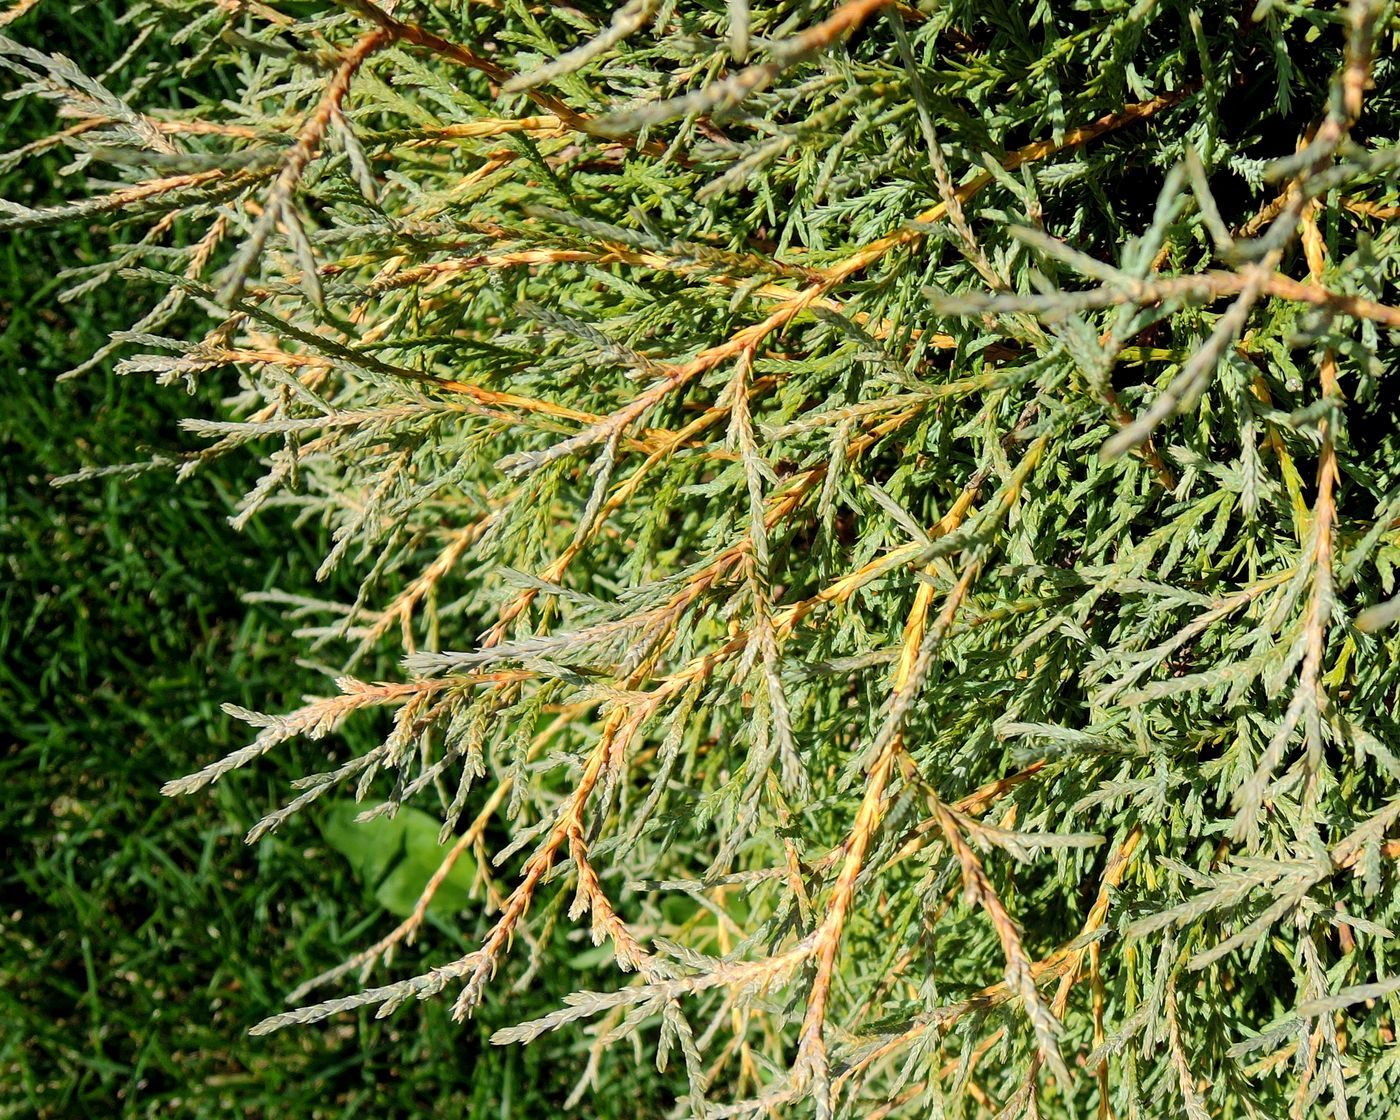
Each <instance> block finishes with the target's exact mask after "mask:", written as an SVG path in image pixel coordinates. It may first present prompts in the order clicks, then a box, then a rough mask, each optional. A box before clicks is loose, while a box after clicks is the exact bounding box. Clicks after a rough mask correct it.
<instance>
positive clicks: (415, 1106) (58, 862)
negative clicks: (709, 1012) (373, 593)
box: [0, 4, 664, 1118]
mask: <svg viewBox="0 0 1400 1120" xmlns="http://www.w3.org/2000/svg"><path fill="white" fill-rule="evenodd" d="M118 7H119V6H118V5H115V4H98V5H94V6H93V7H92V8H90V9H88V10H87V11H86V12H82V13H78V14H77V15H73V14H58V13H62V12H65V11H68V9H67V8H66V6H63V5H58V6H45V5H41V6H40V9H39V10H38V11H37V12H36V13H34V15H31V16H29V17H26V18H25V19H24V20H22V21H20V22H19V23H17V24H16V25H15V26H14V27H13V28H9V29H7V32H8V33H9V34H11V35H13V36H15V37H17V38H20V39H23V40H26V41H28V42H32V43H36V44H49V45H52V44H54V43H62V44H64V48H63V49H64V50H65V51H66V53H68V54H69V55H70V56H72V57H74V58H75V59H77V60H78V61H79V62H80V63H81V64H83V65H85V66H88V67H90V68H91V67H93V66H100V65H102V64H104V62H105V61H107V60H109V59H111V58H112V57H115V55H116V53H117V51H118V50H119V49H120V47H119V44H121V42H122V41H123V36H124V33H123V32H122V31H121V30H120V29H118V28H116V27H115V26H114V23H113V13H114V12H115V11H116V10H118ZM45 18H47V19H48V20H49V21H50V23H49V24H48V25H45V24H44V23H43V20H44V19H45ZM51 125H52V118H51V113H50V111H49V110H47V108H45V107H42V106H34V105H32V104H29V103H26V102H22V101H21V102H7V103H4V107H3V116H0V134H3V138H4V143H3V145H0V147H3V148H4V149H11V148H15V147H18V146H19V145H20V144H22V143H24V142H26V141H27V140H29V139H31V138H33V137H35V136H39V135H43V134H44V133H45V132H47V131H48V130H49V128H50V127H51ZM60 166H61V163H60V161H59V160H58V159H54V158H48V159H42V160H39V161H32V162H30V163H27V164H25V165H23V166H22V167H21V168H20V169H18V170H17V171H14V172H11V173H9V174H8V175H7V176H5V177H3V178H0V195H3V196H4V197H8V198H20V199H22V200H24V201H30V202H32V201H33V200H34V199H36V198H42V197H45V196H46V195H54V196H56V193H57V192H56V190H55V188H54V187H53V185H52V177H53V176H54V175H55V174H56V172H57V171H58V169H59V167H60ZM100 245H101V233H100V231H96V230H92V229H87V228H82V227H71V228H67V229H63V230H61V231H57V232H55V231H40V232H37V233H31V234H28V235H26V236H24V237H16V238H11V239H9V240H8V241H7V242H5V243H3V244H0V369H3V370H4V373H3V375H0V377H3V386H4V389H3V406H2V407H0V782H3V789H4V796H3V798H0V835H2V836H3V837H4V843H3V848H0V850H3V851H4V852H5V853H6V856H7V858H5V859H4V861H3V863H0V900H3V906H0V1117H11V1116H14V1117H19V1116H25V1117H30V1116H33V1117H40V1118H44V1117H55V1118H59V1117H61V1118H68V1117H84V1116H94V1117H96V1116H101V1117H110V1116H114V1115H125V1116H169V1115H179V1116H182V1117H204V1116H220V1117H224V1116H230V1115H247V1116H263V1115H279V1116H288V1117H332V1116H334V1117H350V1116H376V1117H382V1116H414V1115H428V1114H431V1115H435V1116H443V1117H456V1116H470V1117H487V1116H502V1117H505V1116H534V1115H545V1114H547V1113H551V1112H555V1111H557V1110H558V1108H559V1106H560V1104H561V1103H562V1100H563V1097H564V1095H565V1094H566V1093H567V1091H568V1089H569V1087H570V1086H571V1084H572V1080H573V1077H574V1076H575V1074H576V1072H577V1069H578V1068H581V1067H582V1057H581V1056H580V1060H579V1061H578V1062H577V1063H576V1064H570V1063H559V1062H558V1061H557V1051H556V1056H555V1060H553V1061H550V1062H548V1063H547V1062H546V1061H545V1060H544V1057H543V1054H542V1052H539V1051H536V1050H534V1049H529V1048H527V1049H524V1050H521V1049H518V1048H510V1049H504V1050H502V1049H496V1048H491V1047H489V1046H487V1045H486V1043H485V1039H486V1037H487V1036H488V1035H489V1034H490V1032H491V1031H492V1030H493V1029H495V1027H497V1026H500V1025H502V1024H504V1023H507V1022H514V1021H517V1020H518V1019H519V1018H522V1017H527V1016H528V1014H529V1013H530V1012H529V1010H528V1007H527V1008H524V1009H522V1006H521V1005H522V1004H528V1006H529V1007H544V1006H545V1005H548V1006H555V1005H557V1002H558V1000H559V998H560V997H561V996H562V995H563V994H564V993H565V992H566V991H569V990H572V989H573V988H574V987H576V986H577V985H578V978H577V977H576V976H568V977H560V978H559V980H558V982H557V983H555V982H553V981H552V979H551V975H550V974H549V973H546V974H545V975H543V976H542V977H541V978H540V979H539V980H538V981H537V984H536V987H535V988H534V989H533V990H532V991H531V992H529V993H527V994H525V995H523V996H516V997H513V998H511V999H501V1000H499V1001H498V1002H496V1003H495V1004H493V1005H492V1007H490V1008H488V1009H487V1014H486V1015H484V1016H483V1017H482V1018H481V1019H480V1020H478V1021H475V1022H472V1023H468V1024H465V1025H462V1026H458V1025H455V1024H452V1023H451V1022H449V1021H448V1019H447V1013H446V1004H445V1003H444V1002H443V1001H435V1002H432V1003H429V1004H426V1005H424V1006H423V1007H421V1008H411V1009H408V1010H406V1011H404V1012H401V1013H400V1014H399V1015H397V1016H395V1017H394V1018H393V1019H391V1020H388V1021H385V1022H376V1021H374V1020H372V1019H370V1018H368V1016H362V1017H361V1018H360V1019H359V1021H355V1020H344V1019H341V1020H336V1021H333V1022H332V1023H330V1024H329V1025H323V1026H322V1027H320V1028H311V1029H306V1030H300V1031H290V1032H284V1033H281V1034H278V1035H274V1036H271V1037H270V1038H263V1039H250V1038H248V1037H247V1035H246V1033H245V1032H246V1029H247V1027H248V1026H250V1025H251V1024H252V1023H254V1022H256V1021H257V1020H259V1019H260V1018H262V1017H264V1016H266V1015H268V1014H272V1013H274V1012H276V1011H279V1010H282V1009H283V1007H284V1004H283V995H284V994H285V992H286V991H288V990H290V988H291V987H293V986H294V984H295V983H296V982H297V981H298V980H299V979H301V978H304V977H306V976H307V975H309V974H311V973H312V972H315V971H319V970H321V969H323V968H326V967H329V966H330V965H332V964H335V963H337V962H338V961H340V960H342V959H344V957H346V956H347V955H349V954H350V953H352V952H353V951H354V950H355V949H357V948H360V947H362V946H363V945H365V944H367V943H368V942H369V941H371V940H373V939H374V937H376V936H378V935H379V934H381V933H383V932H384V931H385V930H387V928H389V925H390V924H391V923H392V922H393V920H394V919H392V918H391V917H390V916H388V915H387V914H386V913H385V912H384V911H382V910H380V909H379V908H378V907H376V906H375V905H374V904H373V903H372V902H371V901H369V900H368V898H367V892H366V889H365V887H364V886H363V884H361V883H359V882H358V881H356V879H355V878H354V875H353V873H352V870H351V868H350V867H349V865H347V864H346V863H345V862H344V860H342V859H341V858H340V857H339V856H337V855H335V854H334V853H333V852H330V851H328V850H327V849H326V848H325V846H324V845H322V844H321V843H320V838H319V835H318V833H317V830H316V827H315V819H316V818H315V815H314V814H313V815H312V816H311V818H310V819H309V820H308V819H303V818H300V817H299V818H297V819H295V820H294V821H293V822H292V823H291V824H289V825H288V826H287V828H286V829H285V831H284V832H280V833H278V834H276V835H274V836H273V837H270V838H269V839H267V840H265V841H263V842H262V843H261V844H260V845H258V846H257V847H256V848H251V849H250V848H248V847H246V846H245V845H244V844H243V843H242V834H243V833H244V831H246V829H247V828H248V826H249V825H250V824H251V823H252V822H253V821H254V820H255V819H256V818H257V817H258V816H260V815H261V812H262V811H264V810H265V809H266V808H268V807H269V806H271V805H273V804H275V803H278V802H280V800H282V799H283V798H284V797H285V792H286V788H287V785H286V783H287V781H288V780H289V779H290V778H291V777H292V776H295V775H299V774H302V773H307V772H309V771H310V770H312V769H318V768H319V767H317V766H316V765H315V762H314V759H313V757H312V752H314V751H316V749H317V748H316V747H315V745H312V746H309V747H308V746H305V745H303V746H301V747H297V746H295V745H293V746H291V747H290V749H288V750H286V751H284V752H283V753H282V754H281V755H280V756H278V757H276V758H274V759H272V760H270V761H269V763H268V764H266V765H264V766H261V767H258V768H256V771H255V772H254V773H250V774H244V775H239V776H237V777H235V779H233V780H230V781H228V782H226V783H223V784H221V785H220V786H218V787H216V789H215V790H214V792H213V794H212V795H209V796H206V795H200V796H198V797H195V798H192V799H189V800H186V801H183V802H179V803H172V802H169V801H166V800H164V799H163V798H161V796H160V794H159V792H158V787H159V785H160V783H161V781H162V780H164V779H165V778H168V777H171V776H175V775H179V774H182V773H186V772H188V771H189V770H191V769H193V768H194V767H196V766H197V765H199V764H201V763H202V762H204V761H207V760H208V759H210V758H213V757H216V756H218V755H221V754H222V753H224V752H226V751H227V750H229V749H231V748H232V747H234V746H236V745H239V743H241V742H242V741H243V734H242V729H241V727H239V726H235V725H234V724H233V723H232V721H230V720H228V719H226V718H225V717H224V716H222V715H221V714H220V713H219V711H218V703H219V702H220V701H224V700H229V701H233V702H236V703H240V704H245V705H248V706H253V707H260V708H264V709H266V708H268V707H274V708H275V706H276V705H277V704H279V703H282V702H294V701H295V699H296V697H297V695H298V694H299V693H300V692H302V691H303V690H308V689H316V688H320V687H323V683H322V681H321V679H320V678H319V677H317V676H316V675H315V674H313V673H311V672H310V671H307V672H305V673H302V674H300V675H298V674H297V673H296V672H295V671H291V672H289V669H290V666H291V655H290V654H289V653H288V652H287V650H286V648H284V647H285V646H286V645H287V641H286V639H287V632H286V624H284V623H283V622H282V620H281V619H279V618H278V617H276V616H275V615H273V614H270V613H268V612H266V611H263V610H260V609H258V608H250V607H247V606H245V605H244V604H243V603H242V601H241V598H240V596H241V594H242V593H243V592H246V591H252V590H258V589H262V588H268V587H272V586H274V585H275V586H281V587H283V588H288V587H310V586H311V584H312V580H311V575H310V573H311V572H312V571H313V570H314V568H315V565H316V561H317V559H318V558H319V556H320V554H321V551H322V548H323V545H324V541H323V540H322V539H321V536H320V535H319V533H318V531H317V530H315V529H314V528H312V529H307V528H305V527H302V528H297V527H295V526H293V525H291V524H290V523H289V522H286V521H283V520H279V519H278V518H277V517H276V516H275V515H274V516H271V517H265V518H262V519H260V520H259V521H258V522H257V523H256V524H255V525H254V526H252V527H251V528H250V529H249V530H248V531H247V532H245V533H244V534H242V535H236V534H234V533H233V532H232V530H230V529H229V528H228V526H227V525H226V523H225V517H226V515H227V513H228V512H229V510H230V509H231V506H232V502H233V499H234V497H235V496H236V495H237V494H238V493H240V492H242V490H243V489H244V488H245V487H246V486H247V485H249V484H250V483H251V481H252V479H253V478H254V477H255V474H254V468H255V464H254V463H252V462H251V461H250V460H246V459H240V460H236V461H235V460H230V461H225V462H222V463H220V464H219V465H218V466H217V467H216V468H215V469H213V470H210V471H208V472H206V473H204V474H202V475H200V476H197V477H196V478H194V479H192V480H190V481H189V482H187V483H184V484H182V485H180V486H178V487H177V486H175V485H174V484H173V482H172V480H171V479H170V477H169V476H167V475H163V474H160V473H150V474H144V475H138V476H136V477H134V478H128V479H116V478H109V479H106V480H102V481H96V482H90V483H85V484H81V485H77V486H70V487H65V488H61V489H54V488H53V487H52V486H51V485H50V482H51V480H52V479H53V478H54V477H55V476H57V475H60V474H65V473H69V472H71V471H73V470H75V469H77V468H79V467H82V466H85V465H92V464H107V463H118V462H129V461H136V460H139V459H140V458H141V457H142V454H143V446H146V445H149V446H151V447H158V448H170V447H172V446H179V445H180V444H181V442H182V438H183V437H182V436H181V435H180V433H179V431H178V421H179V419H180V418H181V417H182V416H185V415H193V414H196V413H202V414H206V415H207V414H208V413H209V411H210V409H211V408H212V407H213V405H214V401H213V399H212V397H211V396H210V394H209V393H201V394H200V395H198V396H195V397H193V398H187V397H185V396H184V395H183V394H181V393H179V392H178V391H175V390H171V389H162V388H159V387H157V386H155V385H153V384H150V383H147V382H144V381H141V380H137V379H131V378H119V377H117V376H115V375H114V374H113V373H112V371H111V370H110V368H104V369H100V370H96V371H94V372H92V373H90V374H88V375H86V376H84V377H83V378H80V379H78V380H75V381H72V382H65V383H62V384H59V383H56V381H55V378H56V376H57V375H58V374H59V373H60V372H62V371H63V370H64V369H66V368H68V367H70V366H71V365H73V364H74V363H75V362H77V361H78V360H81V359H82V358H83V357H85V356H86V355H88V354H89V353H91V352H92V351H93V350H95V349H96V348H97V347H98V346H100V345H101V344H102V342H104V341H105V339H106V335H107V332H108V331H109V330H112V329H116V328H121V327H125V326H127V325H128V324H129V322H130V320H131V309H130V306H129V304H128V301H127V298H126V293H124V292H123V291H121V290H120V288H119V286H109V287H108V288H106V289H104V290H103V291H102V292H100V293H98V294H97V295H96V296H95V297H94V296H89V297H86V298H84V299H83V300H82V301H80V302H77V303H73V304H68V305H60V304H59V302H58V300H57V293H58V291H59V289H60V287H61V285H59V284H58V283H57V282H56V281H55V280H54V277H55V276H56V274H57V273H58V272H59V271H60V270H61V269H62V268H63V267H65V266H70V265H72V264H74V263H77V262H79V261H86V260H92V259H96V258H97V256H98V255H99V253H100V251H101V250H100ZM454 950H455V946H453V945H451V944H448V943H447V940H446V939H445V938H443V937H442V936H441V935H439V936H438V937H437V938H429V939H427V945H426V947H425V952H424V956H425V958H426V959H430V960H440V959H443V958H444V954H445V953H446V952H453V951H454ZM411 966H412V962H411V961H404V962H401V964H400V966H399V967H402V968H408V967H411ZM405 974H406V973H405ZM659 1093H660V1087H659V1085H658V1083H657V1082H656V1080H655V1079H654V1078H653V1077H649V1076H648V1075H647V1073H646V1071H645V1070H642V1071H640V1072H639V1073H638V1074H637V1076H636V1080H635V1081H632V1080H631V1079H624V1080H623V1081H620V1082H618V1083H615V1084H613V1085H610V1086H609V1091H608V1092H607V1093H605V1094H604V1095H602V1096H600V1097H598V1098H596V1099H594V1100H593V1102H592V1103H591V1104H589V1105H586V1106H585V1107H584V1108H583V1109H581V1110H579V1111H580V1114H582V1115H603V1116H606V1115H616V1114H621V1113H622V1112H624V1111H625V1112H627V1113H628V1114H636V1113H638V1112H640V1113H642V1114H652V1113H655V1112H659V1111H660V1110H661V1109H662V1108H663V1107H664V1100H663V1099H662V1098H661V1097H660V1096H659V1095H658V1094H659Z"/></svg>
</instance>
